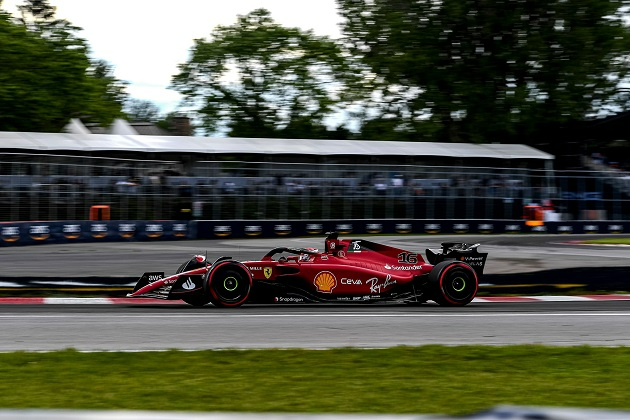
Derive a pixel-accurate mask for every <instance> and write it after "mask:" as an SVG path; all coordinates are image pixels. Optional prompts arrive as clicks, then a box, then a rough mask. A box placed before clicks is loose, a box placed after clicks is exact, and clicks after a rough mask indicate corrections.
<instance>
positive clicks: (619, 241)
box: [582, 238, 630, 245]
mask: <svg viewBox="0 0 630 420" xmlns="http://www.w3.org/2000/svg"><path fill="white" fill-rule="evenodd" d="M582 242H583V243H585V244H604V245H630V238H604V239H589V240H587V241H582Z"/></svg>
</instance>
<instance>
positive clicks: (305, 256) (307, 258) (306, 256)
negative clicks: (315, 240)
mask: <svg viewBox="0 0 630 420" xmlns="http://www.w3.org/2000/svg"><path fill="white" fill-rule="evenodd" d="M304 249H306V250H307V251H312V252H319V250H318V249H317V248H304ZM313 259H314V256H313V254H300V258H299V260H300V261H302V262H303V261H311V260H313Z"/></svg>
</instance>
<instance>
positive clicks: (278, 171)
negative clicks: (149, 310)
mask: <svg viewBox="0 0 630 420" xmlns="http://www.w3.org/2000/svg"><path fill="white" fill-rule="evenodd" d="M182 167H183V166H182V165H181V164H180V163H179V162H176V161H157V160H128V159H112V158H93V157H77V156H57V155H27V154H6V153H5V154H0V221H26V220H42V221H52V220H90V218H91V214H90V209H91V208H92V207H93V206H106V207H108V208H109V210H110V218H111V220H164V219H166V220H168V219H171V220H191V219H212V220H238V219H247V220H268V219H287V220H313V219H322V220H324V219H344V218H346V219H389V220H394V219H494V220H497V219H506V220H518V219H522V218H523V208H524V207H525V206H526V205H529V204H532V203H535V204H538V205H541V206H544V207H545V209H546V213H545V214H544V217H545V220H550V221H568V220H630V176H625V175H624V174H623V173H620V172H618V171H617V172H611V171H609V170H604V169H601V168H600V169H597V168H594V169H591V170H588V171H586V170H585V171H551V170H545V169H529V168H495V167H481V166H479V167H473V166H458V167H444V166H421V165H363V164H353V165H350V164H312V163H309V164H306V163H302V164H298V163H295V164H288V163H282V164H280V163H272V162H243V161H202V162H196V163H194V164H193V165H189V166H188V171H189V173H183V169H182Z"/></svg>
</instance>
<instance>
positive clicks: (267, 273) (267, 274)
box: [263, 267, 273, 279]
mask: <svg viewBox="0 0 630 420" xmlns="http://www.w3.org/2000/svg"><path fill="white" fill-rule="evenodd" d="M272 271H273V269H272V268H271V267H265V268H264V270H263V274H264V275H265V278H266V279H268V278H269V277H271V273H272Z"/></svg>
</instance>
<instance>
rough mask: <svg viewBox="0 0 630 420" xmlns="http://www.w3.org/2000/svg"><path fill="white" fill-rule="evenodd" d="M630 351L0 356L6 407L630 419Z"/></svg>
mask: <svg viewBox="0 0 630 420" xmlns="http://www.w3.org/2000/svg"><path fill="white" fill-rule="evenodd" d="M628 366H630V348H626V347H620V348H599V347H587V346H583V347H566V348H565V347H544V346H505V347H487V346H461V347H446V346H423V347H395V348H389V349H367V350H357V349H334V350H324V351H316V350H243V351H241V350H226V351H198V352H182V351H175V350H173V351H167V352H148V353H79V352H76V351H73V350H66V351H59V352H51V353H28V352H17V353H2V354H0V379H1V380H0V407H4V408H69V409H129V410H135V409H138V410H176V411H206V412H212V411H229V412H235V411H236V412H239V411H241V412H303V413H443V414H450V415H459V414H470V413H473V412H476V411H479V410H483V409H487V408H490V407H493V406H496V405H499V404H516V405H539V406H572V407H593V408H608V409H630V388H629V387H628V386H627V385H628V374H627V368H628Z"/></svg>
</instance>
